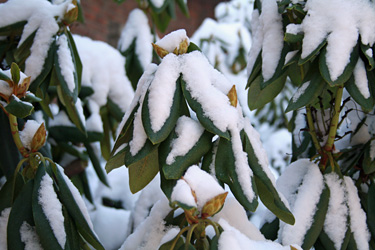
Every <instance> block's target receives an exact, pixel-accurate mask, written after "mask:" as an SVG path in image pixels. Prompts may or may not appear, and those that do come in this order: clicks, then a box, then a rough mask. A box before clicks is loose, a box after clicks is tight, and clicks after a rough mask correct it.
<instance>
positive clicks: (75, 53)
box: [64, 29, 82, 92]
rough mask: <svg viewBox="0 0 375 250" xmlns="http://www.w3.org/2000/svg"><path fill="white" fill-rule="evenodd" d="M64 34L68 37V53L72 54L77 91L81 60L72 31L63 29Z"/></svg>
mask: <svg viewBox="0 0 375 250" xmlns="http://www.w3.org/2000/svg"><path fill="white" fill-rule="evenodd" d="M64 33H65V35H66V36H67V38H68V45H69V49H70V53H71V55H72V60H73V64H74V69H75V70H74V72H73V73H74V79H75V80H76V83H77V85H78V92H80V90H81V80H82V62H81V58H80V57H79V54H78V50H77V46H76V44H75V42H74V39H73V36H72V33H70V31H69V29H65V31H64Z"/></svg>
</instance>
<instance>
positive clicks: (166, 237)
mask: <svg viewBox="0 0 375 250" xmlns="http://www.w3.org/2000/svg"><path fill="white" fill-rule="evenodd" d="M179 232H180V229H179V228H178V227H172V228H170V229H169V230H168V231H167V232H166V234H165V235H164V237H163V238H162V239H161V241H160V244H159V247H160V246H161V245H163V244H164V243H167V242H168V241H171V240H172V239H174V238H175V237H176V236H177V234H178V233H179ZM159 247H158V248H157V249H159Z"/></svg>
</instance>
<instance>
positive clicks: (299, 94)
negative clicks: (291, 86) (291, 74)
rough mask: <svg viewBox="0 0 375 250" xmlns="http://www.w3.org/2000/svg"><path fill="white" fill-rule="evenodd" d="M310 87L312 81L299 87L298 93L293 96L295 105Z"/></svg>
mask: <svg viewBox="0 0 375 250" xmlns="http://www.w3.org/2000/svg"><path fill="white" fill-rule="evenodd" d="M309 86H310V81H307V82H305V83H304V84H302V86H301V87H299V88H298V90H297V91H296V93H295V94H294V95H293V98H292V101H293V102H294V103H295V102H296V101H297V100H298V99H299V98H300V97H301V96H302V95H303V94H304V93H305V91H306V89H307V87H309Z"/></svg>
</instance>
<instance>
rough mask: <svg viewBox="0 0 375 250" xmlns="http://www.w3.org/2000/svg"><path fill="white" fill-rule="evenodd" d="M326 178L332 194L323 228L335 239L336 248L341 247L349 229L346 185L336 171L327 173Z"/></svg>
mask: <svg viewBox="0 0 375 250" xmlns="http://www.w3.org/2000/svg"><path fill="white" fill-rule="evenodd" d="M324 178H325V182H326V184H327V186H328V188H329V190H330V193H331V194H332V195H330V198H329V204H328V211H327V214H326V218H325V221H324V228H323V229H324V231H325V232H326V234H327V235H328V237H329V238H330V239H331V240H332V241H333V243H334V245H335V248H336V249H341V245H342V243H343V241H344V238H345V233H346V231H347V216H348V207H347V205H346V197H345V187H344V185H343V180H342V179H341V178H340V177H339V176H338V175H337V174H336V173H330V174H326V175H325V176H324Z"/></svg>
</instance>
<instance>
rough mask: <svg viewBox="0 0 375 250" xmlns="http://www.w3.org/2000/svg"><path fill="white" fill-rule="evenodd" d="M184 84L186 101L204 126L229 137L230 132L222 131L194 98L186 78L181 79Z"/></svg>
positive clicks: (221, 135)
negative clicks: (187, 85) (188, 88)
mask: <svg viewBox="0 0 375 250" xmlns="http://www.w3.org/2000/svg"><path fill="white" fill-rule="evenodd" d="M181 84H182V91H183V94H184V96H185V99H186V101H187V102H188V104H189V106H190V107H191V109H192V110H194V112H195V113H196V114H197V117H198V120H199V121H200V123H201V124H202V126H203V127H204V128H205V129H207V130H208V131H209V132H211V133H213V134H216V135H219V136H220V137H224V138H226V139H229V132H228V131H221V130H220V129H219V128H217V127H216V126H215V124H214V123H213V121H211V120H210V119H209V118H208V117H207V116H206V115H205V114H204V110H203V108H202V105H201V104H200V103H199V102H198V101H197V100H196V99H194V98H193V97H192V96H191V94H190V92H189V90H187V88H186V82H185V81H184V80H182V81H181Z"/></svg>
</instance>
